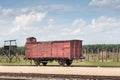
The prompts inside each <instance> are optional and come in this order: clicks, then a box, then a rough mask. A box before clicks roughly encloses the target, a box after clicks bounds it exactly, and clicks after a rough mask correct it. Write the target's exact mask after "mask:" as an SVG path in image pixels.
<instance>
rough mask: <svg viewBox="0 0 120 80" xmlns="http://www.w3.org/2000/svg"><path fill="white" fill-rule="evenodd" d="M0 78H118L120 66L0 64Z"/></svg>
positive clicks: (68, 79)
mask: <svg viewBox="0 0 120 80" xmlns="http://www.w3.org/2000/svg"><path fill="white" fill-rule="evenodd" d="M0 80H120V68H119V67H116V68H115V67H114V68H112V67H105V68H104V67H51V66H49V67H43V66H0Z"/></svg>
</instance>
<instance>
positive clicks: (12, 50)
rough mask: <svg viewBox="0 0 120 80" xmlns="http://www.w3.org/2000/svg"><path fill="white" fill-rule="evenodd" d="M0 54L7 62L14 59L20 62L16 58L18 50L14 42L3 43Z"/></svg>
mask: <svg viewBox="0 0 120 80" xmlns="http://www.w3.org/2000/svg"><path fill="white" fill-rule="evenodd" d="M2 53H3V56H4V57H5V58H7V61H8V62H11V61H12V59H13V58H14V57H15V58H16V61H20V59H19V57H18V48H17V43H16V40H6V41H4V47H3V48H2Z"/></svg>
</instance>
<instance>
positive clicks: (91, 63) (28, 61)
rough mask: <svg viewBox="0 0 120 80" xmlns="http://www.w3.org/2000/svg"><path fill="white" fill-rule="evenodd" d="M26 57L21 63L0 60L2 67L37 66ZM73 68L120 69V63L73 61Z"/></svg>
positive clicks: (50, 63)
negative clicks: (100, 67)
mask: <svg viewBox="0 0 120 80" xmlns="http://www.w3.org/2000/svg"><path fill="white" fill-rule="evenodd" d="M23 58H24V56H20V61H16V59H15V58H13V60H12V62H7V61H6V59H2V60H0V65H13V66H14V65H21V66H25V65H26V66H28V65H32V66H33V65H35V64H34V62H33V61H32V64H31V63H30V62H31V61H30V60H24V59H23ZM41 65H42V64H41ZM47 65H48V66H59V64H58V62H49V63H48V64H47ZM71 66H78V67H79V66H91V67H92V66H93V67H94V66H97V67H98V66H102V67H109V66H110V67H120V62H115V61H114V62H113V61H111V62H94V61H93V62H88V61H82V62H81V61H73V63H72V65H71Z"/></svg>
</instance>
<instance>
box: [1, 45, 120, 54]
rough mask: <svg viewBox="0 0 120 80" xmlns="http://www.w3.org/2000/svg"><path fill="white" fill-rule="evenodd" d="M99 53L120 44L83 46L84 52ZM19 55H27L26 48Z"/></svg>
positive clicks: (23, 47) (116, 47) (19, 50)
mask: <svg viewBox="0 0 120 80" xmlns="http://www.w3.org/2000/svg"><path fill="white" fill-rule="evenodd" d="M98 49H99V51H101V50H103V49H106V50H109V51H111V52H112V51H113V49H114V51H115V50H118V49H120V44H94V45H83V52H84V50H88V51H90V50H92V51H93V53H96V52H97V50H98ZM18 52H19V55H25V46H21V47H18ZM1 54H2V51H1V48H0V55H1Z"/></svg>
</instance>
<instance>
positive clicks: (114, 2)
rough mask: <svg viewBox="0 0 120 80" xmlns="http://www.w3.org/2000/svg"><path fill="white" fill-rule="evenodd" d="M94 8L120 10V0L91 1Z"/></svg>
mask: <svg viewBox="0 0 120 80" xmlns="http://www.w3.org/2000/svg"><path fill="white" fill-rule="evenodd" d="M89 5H90V6H93V7H104V8H105V7H107V8H114V9H117V8H120V7H119V6H120V0H91V2H90V3H89Z"/></svg>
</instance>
